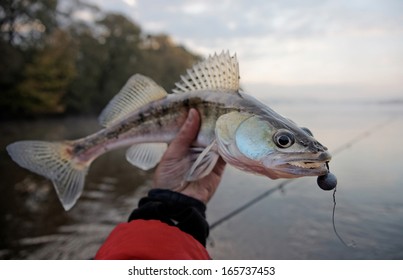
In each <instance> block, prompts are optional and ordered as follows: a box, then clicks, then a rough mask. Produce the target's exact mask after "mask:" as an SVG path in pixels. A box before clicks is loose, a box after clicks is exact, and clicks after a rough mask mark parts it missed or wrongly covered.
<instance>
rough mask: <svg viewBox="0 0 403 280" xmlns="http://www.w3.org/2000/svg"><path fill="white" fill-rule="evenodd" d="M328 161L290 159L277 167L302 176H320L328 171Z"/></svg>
mask: <svg viewBox="0 0 403 280" xmlns="http://www.w3.org/2000/svg"><path fill="white" fill-rule="evenodd" d="M327 162H328V161H325V162H324V161H312V160H306V161H305V160H303V161H301V160H299V161H289V162H287V163H284V164H280V165H277V166H276V168H275V169H279V170H281V171H282V172H287V173H290V174H293V175H300V176H320V175H325V174H327V173H328V169H327V166H326V163H327Z"/></svg>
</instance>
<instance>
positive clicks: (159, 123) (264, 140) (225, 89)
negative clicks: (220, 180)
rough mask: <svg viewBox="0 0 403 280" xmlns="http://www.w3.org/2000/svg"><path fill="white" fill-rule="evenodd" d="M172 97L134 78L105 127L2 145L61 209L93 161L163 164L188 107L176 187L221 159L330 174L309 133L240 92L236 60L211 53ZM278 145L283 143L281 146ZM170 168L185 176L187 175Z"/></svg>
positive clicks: (265, 171)
mask: <svg viewBox="0 0 403 280" xmlns="http://www.w3.org/2000/svg"><path fill="white" fill-rule="evenodd" d="M186 73H187V74H186V75H184V76H181V78H180V81H179V82H178V83H176V88H175V89H173V91H172V92H173V93H171V94H167V92H166V91H165V90H164V89H163V88H162V87H160V86H159V85H158V84H156V83H155V82H154V81H153V80H151V79H150V78H148V77H145V76H143V75H141V74H135V75H133V76H132V77H131V78H130V79H129V80H128V81H127V83H126V84H125V85H124V86H123V88H122V89H121V90H120V91H119V93H118V94H117V95H116V96H115V97H114V98H113V99H112V100H111V101H110V102H109V104H108V105H107V106H106V108H105V109H104V110H103V111H102V113H101V114H100V117H99V122H100V124H101V125H102V126H103V127H104V128H102V129H101V130H100V131H98V132H96V133H94V134H92V135H89V136H87V137H84V138H81V139H77V140H72V141H60V142H46V141H19V142H15V143H12V144H10V145H9V146H7V151H8V153H9V154H10V156H11V158H12V159H13V160H14V161H15V162H17V163H18V164H19V165H20V166H22V167H24V168H27V169H28V170H31V171H32V172H35V173H37V174H40V175H42V176H45V177H46V178H48V179H50V180H51V181H52V182H53V185H54V186H55V189H56V193H57V194H58V197H59V199H60V201H61V203H62V205H63V207H64V209H65V210H69V209H70V208H71V207H73V206H74V205H75V203H76V201H77V200H78V198H79V197H80V195H81V193H82V190H83V188H84V185H85V176H86V174H87V172H88V169H89V167H90V165H91V163H92V162H93V161H94V160H95V159H96V158H98V157H99V156H101V155H103V154H104V153H106V152H108V151H110V150H114V149H117V148H121V147H128V148H129V149H128V150H127V153H126V158H127V160H128V161H129V162H130V163H131V164H133V165H134V166H137V167H139V168H141V169H144V170H148V169H151V168H153V167H155V166H156V165H157V164H158V162H159V161H160V159H161V157H162V155H163V153H164V152H165V150H166V148H167V145H168V144H169V143H170V142H171V141H172V140H173V139H174V137H175V136H176V134H177V132H178V131H179V130H180V128H181V126H182V124H183V123H184V121H185V120H186V117H187V114H188V111H189V109H190V108H195V109H197V111H198V112H199V114H200V117H201V127H200V130H199V133H198V136H197V139H196V140H195V142H194V143H193V147H190V149H189V153H190V154H191V156H190V157H189V158H191V159H192V161H190V162H184V163H178V164H183V166H175V168H173V171H172V172H173V173H172V174H171V175H172V176H173V177H175V176H183V177H178V178H176V179H175V182H186V181H187V182H191V181H197V180H199V179H201V178H203V177H204V176H207V175H208V174H209V172H210V171H211V170H212V168H213V167H214V166H215V164H216V162H217V160H218V158H219V157H221V158H223V159H224V160H225V161H226V162H227V163H228V164H230V165H233V166H234V167H236V168H238V169H240V170H243V171H246V172H251V173H255V174H259V175H264V176H267V177H269V178H271V179H277V178H296V177H302V176H320V175H325V174H327V172H328V170H327V168H326V164H327V162H328V161H330V159H331V156H330V154H329V152H328V151H327V149H326V147H324V146H322V145H321V144H320V143H319V142H318V141H317V140H316V139H315V138H314V137H313V136H312V135H311V134H310V133H308V132H307V131H306V130H304V129H302V128H300V127H298V126H297V125H296V124H295V123H294V122H292V121H290V120H289V119H287V118H285V117H283V116H281V115H280V114H278V113H277V112H275V111H274V110H272V109H271V108H269V107H268V106H266V105H265V104H263V103H261V102H259V101H258V100H256V99H255V98H253V97H252V96H250V95H247V94H246V93H244V92H241V90H240V86H239V66H238V61H237V58H236V56H231V55H230V54H229V52H222V53H221V54H220V55H213V56H210V57H208V58H207V59H206V60H204V61H202V62H200V63H198V64H196V65H195V66H193V68H191V69H189V70H188V71H187V72H186ZM280 140H281V141H280ZM174 170H185V171H186V172H185V175H183V174H176V173H174Z"/></svg>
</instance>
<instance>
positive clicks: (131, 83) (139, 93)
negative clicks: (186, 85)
mask: <svg viewBox="0 0 403 280" xmlns="http://www.w3.org/2000/svg"><path fill="white" fill-rule="evenodd" d="M166 96H167V92H166V91H165V90H164V89H163V88H162V87H160V86H159V85H157V84H156V83H155V82H154V81H153V80H151V79H150V78H148V77H146V76H143V75H140V74H135V75H133V76H131V77H130V79H129V80H128V81H127V82H126V84H125V85H124V86H123V88H122V89H121V90H120V91H119V93H118V94H117V95H115V97H114V98H113V99H112V100H111V101H110V102H109V104H108V105H107V106H106V107H105V109H104V110H103V111H102V113H101V115H100V116H99V123H100V124H101V125H102V126H104V127H108V126H110V125H111V124H113V123H116V122H117V121H120V120H122V119H124V118H125V117H127V116H128V115H130V114H131V113H133V112H134V111H136V110H138V109H139V108H140V107H142V106H144V105H146V104H148V103H150V102H152V101H155V100H159V99H162V98H165V97H166Z"/></svg>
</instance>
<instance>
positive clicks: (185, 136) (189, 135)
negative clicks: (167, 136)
mask: <svg viewBox="0 0 403 280" xmlns="http://www.w3.org/2000/svg"><path fill="white" fill-rule="evenodd" d="M199 127H200V115H199V113H198V112H197V110H196V109H193V108H192V109H190V110H189V113H188V117H187V119H186V121H185V123H184V124H183V125H182V127H181V129H180V130H179V132H178V134H177V135H176V137H175V139H174V140H173V141H172V142H171V144H170V145H169V148H168V149H173V150H175V151H176V152H179V153H180V152H186V153H187V152H188V149H189V147H190V145H191V144H192V143H193V141H194V140H195V138H196V136H197V133H198V132H199Z"/></svg>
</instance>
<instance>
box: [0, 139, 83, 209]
mask: <svg viewBox="0 0 403 280" xmlns="http://www.w3.org/2000/svg"><path fill="white" fill-rule="evenodd" d="M72 143H73V142H67V141H66V142H45V141H20V142H15V143H12V144H10V145H8V146H7V151H8V153H9V155H10V156H11V158H12V159H13V160H14V161H15V162H16V163H18V164H19V165H20V166H21V167H24V168H26V169H28V170H30V171H32V172H35V173H37V174H39V175H42V176H44V177H46V178H48V179H50V180H51V181H52V182H53V185H54V187H55V189H56V193H57V195H58V197H59V200H60V202H61V203H62V205H63V208H64V209H65V210H66V211H67V210H70V209H71V208H72V207H73V206H74V204H75V203H76V201H77V199H78V198H79V197H80V195H81V193H82V191H83V187H84V181H85V176H86V175H87V171H88V167H89V164H90V163H89V162H83V161H80V160H78V158H77V157H74V153H73V144H72Z"/></svg>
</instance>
